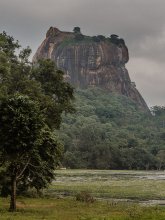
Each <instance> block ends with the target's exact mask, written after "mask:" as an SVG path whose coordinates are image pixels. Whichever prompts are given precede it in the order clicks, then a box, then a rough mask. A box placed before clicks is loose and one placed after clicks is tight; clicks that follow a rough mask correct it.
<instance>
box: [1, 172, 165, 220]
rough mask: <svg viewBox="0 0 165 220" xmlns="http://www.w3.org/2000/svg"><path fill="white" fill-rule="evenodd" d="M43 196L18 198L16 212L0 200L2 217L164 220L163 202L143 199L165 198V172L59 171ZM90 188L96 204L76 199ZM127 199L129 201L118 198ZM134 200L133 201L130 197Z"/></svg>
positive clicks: (4, 219)
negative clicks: (155, 203)
mask: <svg viewBox="0 0 165 220" xmlns="http://www.w3.org/2000/svg"><path fill="white" fill-rule="evenodd" d="M56 173H57V176H56V181H55V182H53V184H52V185H51V186H50V187H49V189H47V190H45V192H44V193H45V195H47V196H48V197H44V198H18V200H17V207H18V210H17V212H16V213H10V212H8V206H9V199H8V198H7V199H2V198H1V199H0V220H165V207H164V206H163V205H161V206H160V205H152V206H151V204H147V205H146V203H145V204H139V201H140V200H145V201H146V200H150V199H154V200H156V199H161V200H162V201H163V199H164V198H165V186H164V179H165V173H164V172H154V171H151V172H145V171H99V170H97V171H94V170H92V171H91V170H59V171H56ZM80 191H87V192H89V193H91V194H92V195H93V196H94V197H96V198H97V197H98V198H100V199H101V200H97V199H96V201H95V202H94V203H86V202H80V201H76V199H75V195H76V194H77V193H78V192H80ZM117 199H126V200H117ZM129 199H131V201H130V200H129Z"/></svg>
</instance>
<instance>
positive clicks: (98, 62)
mask: <svg viewBox="0 0 165 220" xmlns="http://www.w3.org/2000/svg"><path fill="white" fill-rule="evenodd" d="M80 37H81V38H82V39H81V38H80ZM80 37H79V36H78V37H77V34H75V33H74V32H62V31H60V30H59V29H57V28H54V27H51V28H50V29H49V30H48V32H47V34H46V39H45V40H44V41H43V42H42V44H41V45H40V47H39V48H38V50H37V52H36V54H35V55H34V57H33V62H37V60H38V59H40V58H50V59H52V60H53V61H54V62H55V63H56V65H57V67H58V68H59V69H61V70H63V71H64V72H65V77H66V80H68V81H69V82H71V83H72V84H73V85H74V86H75V87H80V88H87V87H89V86H97V87H101V88H104V89H107V90H109V91H112V92H117V93H119V94H122V95H125V96H127V97H130V98H131V99H132V100H134V101H135V102H136V103H137V104H138V105H139V106H140V107H141V108H142V109H144V110H146V109H148V107H147V105H146V103H145V101H144V99H143V98H142V96H141V95H140V93H139V92H138V90H137V89H136V86H135V83H132V82H131V80H130V77H129V74H128V71H127V69H126V68H125V64H126V63H127V62H128V60H129V54H128V49H127V47H126V45H125V43H124V41H123V40H122V41H121V42H120V41H119V42H118V43H117V44H116V43H112V41H111V40H110V39H108V38H106V39H102V40H97V41H96V40H94V39H93V38H92V37H88V36H84V35H80Z"/></svg>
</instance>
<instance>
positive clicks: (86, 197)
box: [76, 191, 95, 203]
mask: <svg viewBox="0 0 165 220" xmlns="http://www.w3.org/2000/svg"><path fill="white" fill-rule="evenodd" d="M76 201H80V202H87V203H93V202H94V201H95V199H94V197H93V196H92V195H91V194H90V193H88V192H86V191H82V192H80V193H78V194H77V195H76Z"/></svg>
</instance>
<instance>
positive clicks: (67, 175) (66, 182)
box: [46, 170, 165, 200]
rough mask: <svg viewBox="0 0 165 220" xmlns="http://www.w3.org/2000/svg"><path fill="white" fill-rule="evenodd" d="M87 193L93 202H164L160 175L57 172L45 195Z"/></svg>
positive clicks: (164, 182)
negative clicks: (91, 196) (122, 200)
mask: <svg viewBox="0 0 165 220" xmlns="http://www.w3.org/2000/svg"><path fill="white" fill-rule="evenodd" d="M80 191H87V192H89V193H91V194H92V195H93V196H94V197H97V198H107V199H108V198H116V199H132V200H156V199H160V200H161V199H165V172H164V171H112V170H57V171H56V181H55V182H53V184H52V185H51V186H50V188H49V190H47V192H46V193H48V194H49V195H54V194H58V193H59V194H63V195H71V196H72V195H75V194H77V193H78V192H80Z"/></svg>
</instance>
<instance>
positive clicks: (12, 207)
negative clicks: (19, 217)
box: [9, 176, 17, 212]
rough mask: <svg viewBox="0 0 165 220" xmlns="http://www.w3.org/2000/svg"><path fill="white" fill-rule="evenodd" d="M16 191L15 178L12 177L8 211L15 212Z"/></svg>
mask: <svg viewBox="0 0 165 220" xmlns="http://www.w3.org/2000/svg"><path fill="white" fill-rule="evenodd" d="M16 190H17V182H16V177H15V176H14V177H13V178H12V180H11V197H10V209H9V210H10V211H11V212H15V211H16Z"/></svg>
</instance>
